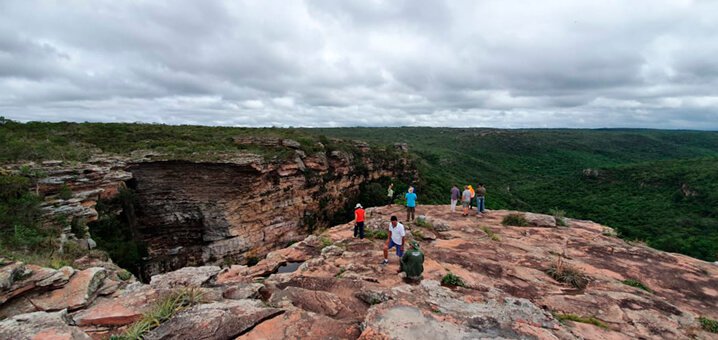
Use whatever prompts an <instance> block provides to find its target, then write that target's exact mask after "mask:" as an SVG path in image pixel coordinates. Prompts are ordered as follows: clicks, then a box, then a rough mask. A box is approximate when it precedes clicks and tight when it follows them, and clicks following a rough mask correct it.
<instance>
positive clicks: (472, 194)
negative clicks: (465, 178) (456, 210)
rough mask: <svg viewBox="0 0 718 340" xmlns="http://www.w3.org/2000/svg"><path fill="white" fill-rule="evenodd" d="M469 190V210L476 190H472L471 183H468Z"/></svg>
mask: <svg viewBox="0 0 718 340" xmlns="http://www.w3.org/2000/svg"><path fill="white" fill-rule="evenodd" d="M469 192H471V199H470V200H469V210H471V208H473V205H474V196H476V191H474V187H472V186H471V185H469Z"/></svg>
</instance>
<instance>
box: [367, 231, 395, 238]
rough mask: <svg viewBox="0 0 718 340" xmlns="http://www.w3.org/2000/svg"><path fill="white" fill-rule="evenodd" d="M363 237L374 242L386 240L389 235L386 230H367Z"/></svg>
mask: <svg viewBox="0 0 718 340" xmlns="http://www.w3.org/2000/svg"><path fill="white" fill-rule="evenodd" d="M365 236H366V237H367V238H371V239H375V240H386V238H387V237H389V233H388V232H387V231H386V230H367V232H366V235H365Z"/></svg>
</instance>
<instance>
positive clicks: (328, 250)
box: [322, 245, 344, 258]
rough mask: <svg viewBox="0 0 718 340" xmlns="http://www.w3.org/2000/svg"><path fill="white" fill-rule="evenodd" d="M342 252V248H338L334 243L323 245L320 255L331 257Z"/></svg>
mask: <svg viewBox="0 0 718 340" xmlns="http://www.w3.org/2000/svg"><path fill="white" fill-rule="evenodd" d="M343 253H344V249H342V248H339V247H337V246H335V245H331V246H328V247H324V249H322V257H324V258H327V257H332V256H341V255H342V254H343Z"/></svg>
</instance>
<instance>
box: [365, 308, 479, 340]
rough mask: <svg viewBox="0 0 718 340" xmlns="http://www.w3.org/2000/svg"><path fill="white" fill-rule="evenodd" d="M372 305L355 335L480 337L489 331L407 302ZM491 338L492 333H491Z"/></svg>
mask: <svg viewBox="0 0 718 340" xmlns="http://www.w3.org/2000/svg"><path fill="white" fill-rule="evenodd" d="M380 306H383V304H381V305H376V306H374V307H372V308H371V309H370V310H369V314H368V315H367V318H366V320H365V324H366V327H365V329H364V332H362V334H361V336H360V337H359V339H364V340H369V339H436V340H452V339H481V338H488V337H490V335H489V334H486V333H483V332H481V331H478V330H475V329H472V328H469V327H468V326H465V325H460V324H456V323H452V322H450V321H442V320H439V319H436V318H434V317H433V316H431V315H426V314H424V313H422V311H421V309H419V308H416V307H414V306H410V305H395V306H391V307H389V308H381V307H380ZM377 307H378V308H377ZM492 338H493V337H492Z"/></svg>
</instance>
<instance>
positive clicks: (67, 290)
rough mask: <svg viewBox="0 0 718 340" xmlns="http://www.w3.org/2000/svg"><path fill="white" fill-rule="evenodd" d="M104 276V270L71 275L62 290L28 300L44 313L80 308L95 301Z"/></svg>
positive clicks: (90, 270)
mask: <svg viewBox="0 0 718 340" xmlns="http://www.w3.org/2000/svg"><path fill="white" fill-rule="evenodd" d="M106 276H107V272H106V271H105V269H104V268H89V269H85V270H83V271H80V272H77V273H76V274H75V275H73V276H72V278H70V281H69V282H68V283H67V284H66V285H65V286H63V287H62V288H60V289H55V290H52V291H49V292H46V293H43V294H40V295H39V296H37V297H32V298H30V300H31V301H32V304H33V305H35V306H36V307H37V308H38V309H40V310H45V311H55V310H61V309H65V308H67V309H70V310H74V309H78V308H82V307H85V306H87V305H88V304H89V303H91V302H92V301H93V300H94V299H95V297H96V296H97V291H98V289H99V288H100V286H101V285H102V282H103V280H104V279H105V277H106Z"/></svg>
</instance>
